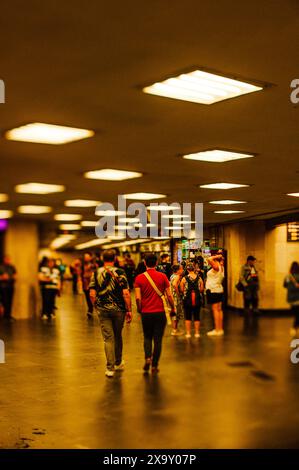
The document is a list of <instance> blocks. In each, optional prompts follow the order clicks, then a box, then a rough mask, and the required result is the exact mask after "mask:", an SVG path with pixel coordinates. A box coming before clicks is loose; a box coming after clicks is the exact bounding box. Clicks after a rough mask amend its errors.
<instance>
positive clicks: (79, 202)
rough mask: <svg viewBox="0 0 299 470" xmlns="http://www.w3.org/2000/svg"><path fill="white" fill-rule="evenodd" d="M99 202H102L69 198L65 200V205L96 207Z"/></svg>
mask: <svg viewBox="0 0 299 470" xmlns="http://www.w3.org/2000/svg"><path fill="white" fill-rule="evenodd" d="M99 204H101V203H100V202H99V201H93V200H90V199H68V200H67V201H64V205H65V206H67V207H95V206H98V205H99Z"/></svg>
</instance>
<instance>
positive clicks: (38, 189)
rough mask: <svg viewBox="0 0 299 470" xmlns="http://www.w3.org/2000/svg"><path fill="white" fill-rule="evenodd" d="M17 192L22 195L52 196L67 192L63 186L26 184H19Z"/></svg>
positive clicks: (16, 188)
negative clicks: (52, 194)
mask: <svg viewBox="0 0 299 470" xmlns="http://www.w3.org/2000/svg"><path fill="white" fill-rule="evenodd" d="M15 191H16V193H22V194H51V193H61V192H63V191H65V186H63V185H61V184H45V183H24V184H17V186H15Z"/></svg>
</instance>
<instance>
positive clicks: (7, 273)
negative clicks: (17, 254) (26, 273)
mask: <svg viewBox="0 0 299 470" xmlns="http://www.w3.org/2000/svg"><path fill="white" fill-rule="evenodd" d="M16 277H17V271H16V268H15V267H14V266H13V264H11V260H10V257H9V256H8V255H5V256H4V258H3V262H2V263H1V264H0V299H1V304H2V307H3V316H4V319H6V320H8V321H13V320H14V319H13V317H12V315H11V312H12V305H13V297H14V290H15V282H16Z"/></svg>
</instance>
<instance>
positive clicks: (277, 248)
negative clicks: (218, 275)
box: [224, 221, 299, 309]
mask: <svg viewBox="0 0 299 470" xmlns="http://www.w3.org/2000/svg"><path fill="white" fill-rule="evenodd" d="M224 247H225V248H226V249H227V250H228V304H229V305H231V306H233V307H238V308H240V307H242V305H243V298H242V293H240V292H238V291H237V290H236V288H235V285H236V283H237V282H238V279H239V272H240V267H241V265H242V264H243V263H244V262H245V261H246V258H247V256H248V255H249V254H250V255H253V256H255V257H256V258H257V262H256V266H257V269H258V271H259V277H260V283H261V289H260V308H261V309H286V308H288V304H287V302H286V291H285V289H284V288H283V279H284V277H285V275H286V273H287V272H288V270H289V268H290V264H291V263H292V261H294V260H298V261H299V243H288V242H287V241H286V226H285V225H281V226H278V227H275V228H273V229H271V230H267V229H266V226H265V223H264V222H263V221H253V222H244V223H238V224H230V225H226V226H224Z"/></svg>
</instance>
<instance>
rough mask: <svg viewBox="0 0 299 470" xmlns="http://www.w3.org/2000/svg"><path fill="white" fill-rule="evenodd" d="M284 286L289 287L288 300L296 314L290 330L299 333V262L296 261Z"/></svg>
mask: <svg viewBox="0 0 299 470" xmlns="http://www.w3.org/2000/svg"><path fill="white" fill-rule="evenodd" d="M283 286H284V287H285V288H286V289H287V302H288V303H289V304H290V307H291V312H292V314H293V315H294V324H293V327H292V328H291V330H290V333H291V336H298V335H299V263H297V261H294V262H293V263H292V265H291V269H290V272H289V274H288V275H287V276H286V278H285V280H284V284H283Z"/></svg>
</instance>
